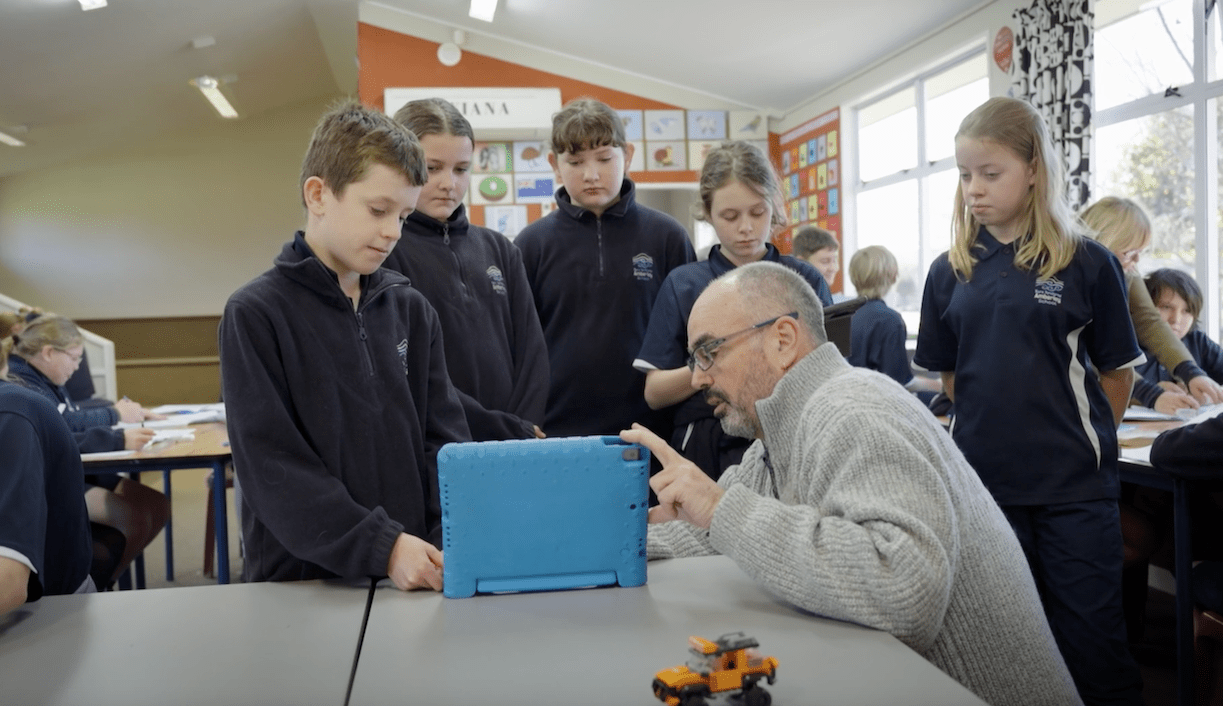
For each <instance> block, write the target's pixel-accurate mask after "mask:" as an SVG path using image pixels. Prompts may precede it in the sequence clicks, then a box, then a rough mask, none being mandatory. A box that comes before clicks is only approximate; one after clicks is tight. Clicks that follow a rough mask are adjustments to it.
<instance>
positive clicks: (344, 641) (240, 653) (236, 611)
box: [0, 581, 404, 706]
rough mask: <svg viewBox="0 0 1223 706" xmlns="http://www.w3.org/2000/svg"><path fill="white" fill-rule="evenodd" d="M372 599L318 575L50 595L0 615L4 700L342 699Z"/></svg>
mask: <svg viewBox="0 0 1223 706" xmlns="http://www.w3.org/2000/svg"><path fill="white" fill-rule="evenodd" d="M368 596H369V590H368V589H367V588H352V587H348V586H344V585H333V584H332V583H330V582H323V581H304V582H300V583H280V584H271V583H264V584H235V585H232V586H195V587H187V588H161V589H151V590H148V591H118V592H110V593H94V594H87V595H79V596H48V597H46V598H43V599H42V600H40V601H38V602H36V603H31V604H27V605H25V606H23V607H21V608H19V609H17V611H15V612H14V613H13V614H11V615H10V616H8V617H6V618H0V701H2V702H3V703H6V704H47V705H50V706H53V705H56V704H64V705H65V706H80V705H81V704H93V705H94V706H110V705H112V704H113V705H114V706H144V705H146V704H147V705H149V706H154V705H155V706H162V705H163V704H176V705H193V704H200V705H201V706H203V705H204V704H207V705H209V706H249V705H255V704H269V705H272V704H275V705H277V706H279V705H282V704H334V705H335V706H340V704H343V703H344V694H345V691H346V689H347V686H348V678H349V674H350V671H351V669H352V661H353V654H354V653H355V651H356V647H357V638H358V636H359V635H360V628H361V618H362V616H363V615H364V612H365V604H366V598H367V597H368ZM402 702H404V701H403V700H400V701H398V702H397V703H402Z"/></svg>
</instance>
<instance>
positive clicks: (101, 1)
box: [81, 0, 106, 12]
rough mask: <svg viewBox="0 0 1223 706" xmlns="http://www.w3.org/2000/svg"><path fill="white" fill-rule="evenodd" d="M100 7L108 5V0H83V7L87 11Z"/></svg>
mask: <svg viewBox="0 0 1223 706" xmlns="http://www.w3.org/2000/svg"><path fill="white" fill-rule="evenodd" d="M99 7H106V0H81V9H82V10H84V11H85V12H89V11H90V10H96V9H98V8H99Z"/></svg>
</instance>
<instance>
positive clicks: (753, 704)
mask: <svg viewBox="0 0 1223 706" xmlns="http://www.w3.org/2000/svg"><path fill="white" fill-rule="evenodd" d="M743 703H744V704H745V706H769V704H771V703H773V697H772V696H771V695H770V694H769V692H767V691H765V690H764V689H762V688H761V687H758V686H757V687H754V688H751V689H747V690H746V691H744V692H743Z"/></svg>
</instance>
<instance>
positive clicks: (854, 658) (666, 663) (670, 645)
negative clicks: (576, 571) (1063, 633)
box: [352, 557, 982, 706]
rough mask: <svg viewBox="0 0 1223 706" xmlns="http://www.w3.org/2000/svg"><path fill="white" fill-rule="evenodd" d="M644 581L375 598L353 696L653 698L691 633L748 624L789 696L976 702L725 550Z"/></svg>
mask: <svg viewBox="0 0 1223 706" xmlns="http://www.w3.org/2000/svg"><path fill="white" fill-rule="evenodd" d="M648 572H649V578H648V582H647V584H646V585H645V586H641V587H637V588H602V589H589V590H583V591H561V592H555V593H532V594H515V595H496V596H476V597H474V598H466V599H446V598H443V597H442V596H441V595H439V594H435V593H422V592H412V593H401V592H399V591H396V590H394V589H393V588H391V587H389V585H387V584H386V583H385V582H384V584H383V586H380V587H379V589H378V592H377V594H376V596H375V599H374V602H373V607H372V610H371V613H370V621H369V627H368V629H367V632H366V636H365V643H364V647H363V649H362V653H361V661H360V668H359V669H358V671H357V678H356V682H355V684H354V688H353V694H352V703H353V704H356V705H362V706H365V705H373V704H391V703H435V704H450V703H454V704H467V703H473V704H474V703H494V704H531V705H533V706H534V705H547V704H573V703H590V704H642V705H643V706H644V705H646V704H658V703H661V702H659V701H657V700H656V699H655V698H654V695H653V693H652V692H651V690H650V684H651V682H652V680H653V678H654V674H655V673H656V672H657V671H659V670H661V669H664V668H667V667H671V666H675V665H678V664H683V663H684V662H685V661H686V660H687V657H688V652H687V650H688V636H689V635H699V636H701V637H705V638H708V639H714V638H717V637H718V636H719V635H722V634H724V633H728V632H735V631H743V632H746V633H747V634H748V635H751V636H753V637H755V638H757V639H758V640H759V642H760V652H761V653H762V654H765V655H772V656H774V657H776V658H777V659H778V660H779V666H778V670H777V675H778V676H777V682H776V683H775V684H774V685H772V686H769V687H767V688H768V690H769V692H770V693H771V694H772V696H773V703H774V704H777V705H778V706H785V705H787V704H803V705H804V706H811V705H813V704H822V703H826V704H870V705H871V706H878V704H891V703H904V704H908V705H910V706H916V705H919V704H937V705H939V706H951V705H953V704H977V705H979V704H981V703H982V702H981V701H980V700H979V699H978V698H977V697H976V696H974V695H973V694H972V693H970V692H969V691H968V690H967V689H965V688H964V687H962V686H961V685H960V684H959V683H957V682H955V681H954V680H952V679H951V678H950V677H948V676H947V675H945V674H943V673H942V672H941V671H939V670H938V669H937V668H935V667H934V666H933V665H931V664H930V663H929V662H927V661H926V660H924V659H923V658H921V657H920V656H918V655H917V654H916V653H915V652H913V651H912V650H910V649H909V648H908V647H906V646H904V645H903V644H902V643H901V642H900V641H898V640H896V639H895V638H894V637H892V636H891V635H888V634H886V633H883V632H878V631H875V630H870V629H867V628H862V627H859V626H855V625H849V624H845V623H840V622H836V621H831V620H826V619H822V618H817V617H814V616H811V615H810V614H807V613H804V612H801V611H799V610H797V609H795V608H793V607H790V606H788V605H786V604H784V603H782V602H780V601H778V600H776V599H775V598H773V597H771V596H770V595H769V594H768V593H766V592H765V591H763V590H762V589H760V588H759V587H757V586H756V584H754V583H753V582H752V581H751V579H749V578H748V577H747V576H746V575H745V574H743V572H742V571H740V570H739V568H738V567H737V566H736V565H735V564H734V563H733V562H732V561H731V560H729V559H727V558H725V557H703V558H693V559H673V560H669V561H660V562H651V563H650V564H649V568H648Z"/></svg>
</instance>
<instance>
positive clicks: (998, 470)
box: [913, 228, 1143, 505]
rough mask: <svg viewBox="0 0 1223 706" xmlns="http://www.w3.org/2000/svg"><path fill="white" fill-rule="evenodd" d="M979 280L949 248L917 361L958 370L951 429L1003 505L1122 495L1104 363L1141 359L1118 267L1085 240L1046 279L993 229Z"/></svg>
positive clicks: (983, 235) (934, 284)
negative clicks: (961, 270)
mask: <svg viewBox="0 0 1223 706" xmlns="http://www.w3.org/2000/svg"><path fill="white" fill-rule="evenodd" d="M973 252H974V254H976V255H977V257H978V258H979V259H978V262H977V263H976V266H975V267H974V268H973V272H972V279H971V280H969V281H967V282H965V281H962V280H961V279H960V278H958V277H957V276H956V273H955V271H954V270H953V269H952V267H951V263H950V261H949V260H948V258H947V254H946V253H943V254H942V255H940V256H939V257H938V259H937V260H936V261H935V262H934V264H933V265H932V266H931V268H930V273H929V275H928V276H927V277H926V289H925V294H924V295H923V297H922V312H921V326H920V328H919V330H918V336H917V353H916V355H915V356H914V359H913V362H914V363H915V364H916V365H918V366H920V367H922V368H925V369H927V370H932V371H953V372H954V373H955V407H956V416H955V422H954V424H953V425H952V436H953V437H954V438H955V440H956V443H957V444H958V445H959V446H960V449H961V450H962V451H963V452H964V455H965V457H967V458H968V461H969V462H970V463H971V464H972V466H973V468H975V469H976V471H977V473H978V475H980V476H981V480H982V481H983V482H984V483H985V485H986V487H988V488H989V490H990V492H991V493H993V495H994V498H995V499H996V500H997V501H998V504H1000V505H1050V504H1057V503H1069V502H1081V501H1085V500H1095V499H1103V498H1115V497H1117V495H1118V491H1119V483H1118V478H1117V434H1116V428H1115V426H1114V422H1113V416H1112V410H1111V408H1110V407H1109V405H1108V399H1107V398H1106V397H1105V395H1104V390H1103V388H1101V386H1100V382H1099V378H1098V376H1097V374H1096V370H1115V369H1119V368H1125V367H1132V366H1134V365H1136V364H1138V363H1140V362H1142V360H1143V356H1142V352H1141V350H1140V349H1139V348H1138V341H1137V339H1136V338H1135V336H1134V326H1133V324H1132V323H1131V320H1130V315H1129V306H1128V303H1127V299H1126V293H1125V283H1124V280H1123V278H1122V274H1121V266H1120V264H1119V263H1118V262H1117V259H1116V258H1115V257H1113V255H1112V254H1111V253H1109V252H1108V250H1106V249H1105V248H1104V247H1103V246H1102V245H1100V244H1099V243H1097V242H1095V241H1093V240H1088V239H1084V240H1082V241H1081V243H1080V244H1079V247H1078V250H1077V252H1076V253H1075V256H1074V259H1073V260H1072V261H1071V263H1070V264H1069V265H1068V266H1067V267H1066V268H1065V269H1063V270H1062V271H1060V272H1058V273H1057V274H1056V275H1054V276H1053V277H1051V278H1049V279H1048V280H1038V278H1037V273H1036V272H1035V271H1032V272H1029V271H1026V270H1022V269H1018V268H1016V267H1015V246H1014V244H1007V245H1002V244H1000V243H999V242H998V241H997V240H995V239H994V238H993V236H991V235H990V234H989V232H988V231H986V230H985V229H984V228H982V229H981V231H980V232H979V233H978V235H977V244H976V245H975V246H974V249H973Z"/></svg>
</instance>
